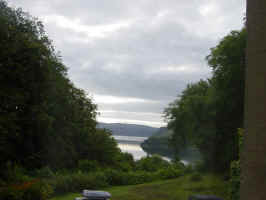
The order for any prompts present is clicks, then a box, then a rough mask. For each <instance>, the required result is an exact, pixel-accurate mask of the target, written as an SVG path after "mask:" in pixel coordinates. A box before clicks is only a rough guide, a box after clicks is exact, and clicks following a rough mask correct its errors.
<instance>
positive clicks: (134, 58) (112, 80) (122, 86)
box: [12, 0, 245, 121]
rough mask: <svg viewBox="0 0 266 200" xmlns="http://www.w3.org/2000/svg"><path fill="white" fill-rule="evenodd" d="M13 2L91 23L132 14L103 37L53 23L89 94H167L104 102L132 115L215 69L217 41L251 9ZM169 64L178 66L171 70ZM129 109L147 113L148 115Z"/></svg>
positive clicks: (158, 107)
mask: <svg viewBox="0 0 266 200" xmlns="http://www.w3.org/2000/svg"><path fill="white" fill-rule="evenodd" d="M12 4H13V5H16V6H21V7H23V8H24V9H25V10H28V11H29V12H30V13H31V14H32V15H34V16H38V17H40V18H41V19H45V17H47V16H64V17H65V18H66V19H68V20H80V24H82V25H84V26H95V25H108V24H115V23H120V22H130V24H129V25H128V26H126V27H121V29H119V30H117V31H114V32H110V33H107V34H106V35H105V37H99V38H97V37H96V38H92V37H89V36H88V34H86V33H84V32H79V31H75V30H71V28H62V27H60V26H58V24H56V23H54V22H49V21H48V22H47V23H45V28H46V30H47V32H48V35H49V37H50V38H51V39H52V40H53V41H54V44H55V46H56V49H57V50H60V51H61V54H62V56H63V61H64V63H65V64H66V66H67V67H69V76H70V78H71V80H73V82H74V83H75V84H76V85H77V86H78V87H81V88H83V89H85V90H86V91H87V92H88V93H89V94H101V95H112V96H118V97H134V98H143V99H148V100H149V99H150V100H156V101H158V102H159V103H157V104H147V103H130V104H121V105H117V104H115V105H110V104H103V103H102V104H100V105H99V109H100V110H116V111H118V112H117V113H108V115H107V114H106V113H105V114H103V115H106V116H108V117H112V116H113V117H114V118H121V117H125V114H121V113H123V112H139V113H141V112H151V113H160V112H162V111H163V109H164V107H165V106H167V104H168V103H169V102H170V101H172V100H173V99H175V98H176V96H177V95H178V94H180V92H181V91H182V90H183V89H184V88H185V86H186V84H187V83H190V82H195V81H197V80H199V79H201V78H207V77H208V76H210V73H211V71H210V69H209V68H208V67H207V66H206V62H205V60H204V58H205V56H207V55H208V53H209V48H211V47H213V46H215V45H216V44H217V42H218V41H219V40H220V39H221V38H222V37H223V36H224V35H225V34H227V33H228V32H229V31H231V30H233V29H239V28H241V26H242V24H243V22H242V18H243V15H244V12H245V11H244V8H245V5H244V4H245V3H244V2H242V4H241V2H240V1H239V0H224V1H221V0H213V1H209V0H201V1H199V0H191V1H184V0H164V1H162V0H135V1H125V0H112V1H110V0H101V1H99V0H90V1H84V0H76V1H70V0H68V1H65V0H64V1H63V0H46V1H44V0H35V1H32V0H24V1H20V0H14V1H12ZM204 9H205V10H204ZM208 9H209V10H208ZM211 9H213V10H211ZM203 11H204V12H205V15H203V14H202V13H201V12H203ZM169 67H170V68H171V69H173V70H168V71H167V68H169ZM175 68H176V69H178V68H182V69H183V70H174V69H175ZM186 69H188V70H186ZM118 115H119V116H120V117H119V116H118ZM126 115H127V117H128V118H131V119H133V118H138V120H140V119H141V115H138V116H136V114H132V113H131V115H130V113H128V114H126ZM144 118H145V117H143V118H142V119H143V120H144ZM145 120H148V118H147V117H146V118H145ZM149 120H151V121H152V118H149ZM154 120H157V121H158V120H160V119H159V118H156V117H154Z"/></svg>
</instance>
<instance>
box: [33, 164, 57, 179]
mask: <svg viewBox="0 0 266 200" xmlns="http://www.w3.org/2000/svg"><path fill="white" fill-rule="evenodd" d="M34 175H35V176H37V177H39V178H53V177H54V176H55V174H54V172H53V171H52V170H51V169H50V168H49V167H47V166H46V167H43V168H41V169H37V170H36V171H35V174H34Z"/></svg>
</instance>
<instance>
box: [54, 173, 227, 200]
mask: <svg viewBox="0 0 266 200" xmlns="http://www.w3.org/2000/svg"><path fill="white" fill-rule="evenodd" d="M104 190H105V191H108V192H110V193H111V194H112V198H111V200H187V199H188V196H189V195H191V194H214V195H217V196H219V197H223V198H224V199H225V200H227V198H226V195H227V185H226V183H225V182H224V181H222V180H221V179H220V178H218V177H216V176H212V175H205V176H203V179H202V180H201V181H191V180H190V176H183V177H180V178H178V179H172V180H166V181H158V182H152V183H146V184H140V185H131V186H119V187H110V188H106V189H104ZM78 196H81V195H80V194H78V193H71V194H66V195H64V196H58V197H55V198H52V199H51V200H74V198H75V197H78Z"/></svg>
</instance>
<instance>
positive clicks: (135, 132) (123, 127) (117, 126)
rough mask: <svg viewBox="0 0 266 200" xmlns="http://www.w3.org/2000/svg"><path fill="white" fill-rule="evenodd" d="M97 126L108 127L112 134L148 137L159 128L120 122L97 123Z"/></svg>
mask: <svg viewBox="0 0 266 200" xmlns="http://www.w3.org/2000/svg"><path fill="white" fill-rule="evenodd" d="M97 128H105V129H109V130H111V131H112V133H113V135H120V136H136V137H150V136H152V135H153V134H154V133H156V132H157V131H158V130H159V128H154V127H150V126H144V125H137V124H121V123H98V125H97Z"/></svg>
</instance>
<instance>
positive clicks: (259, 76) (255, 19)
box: [239, 0, 266, 200]
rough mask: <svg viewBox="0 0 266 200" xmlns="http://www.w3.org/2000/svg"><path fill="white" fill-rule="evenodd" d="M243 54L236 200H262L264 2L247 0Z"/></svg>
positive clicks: (265, 167) (265, 199)
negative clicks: (242, 123) (242, 110)
mask: <svg viewBox="0 0 266 200" xmlns="http://www.w3.org/2000/svg"><path fill="white" fill-rule="evenodd" d="M239 3H241V2H239ZM246 52H247V71H246V90H245V92H246V94H245V136H244V149H243V153H242V155H241V165H242V166H241V167H242V169H241V170H242V183H241V189H240V199H241V200H266V0H247V51H246Z"/></svg>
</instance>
